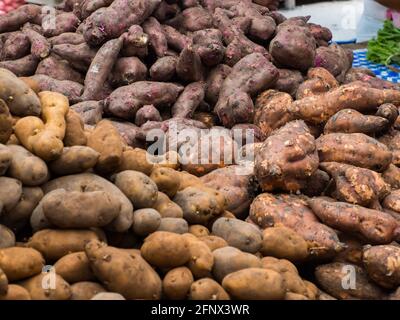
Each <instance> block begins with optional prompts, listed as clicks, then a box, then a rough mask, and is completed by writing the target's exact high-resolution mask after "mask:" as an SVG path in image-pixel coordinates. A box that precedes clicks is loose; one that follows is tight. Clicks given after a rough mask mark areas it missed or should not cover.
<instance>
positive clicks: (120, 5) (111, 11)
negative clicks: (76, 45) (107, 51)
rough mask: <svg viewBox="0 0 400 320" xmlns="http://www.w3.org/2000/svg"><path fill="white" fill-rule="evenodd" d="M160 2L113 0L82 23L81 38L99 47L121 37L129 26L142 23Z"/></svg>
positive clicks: (155, 0)
mask: <svg viewBox="0 0 400 320" xmlns="http://www.w3.org/2000/svg"><path fill="white" fill-rule="evenodd" d="M160 2H161V0H130V1H129V0H115V1H113V2H112V3H111V5H110V6H109V7H103V8H100V9H98V10H96V11H95V12H93V13H92V14H91V15H90V16H89V17H88V18H87V19H85V21H84V22H83V36H84V37H85V40H86V42H87V43H88V44H90V45H100V44H102V43H104V42H105V41H107V40H109V39H113V38H117V37H119V36H120V35H122V34H123V33H124V32H125V31H127V30H128V28H129V27H130V26H131V25H134V24H141V23H142V22H144V21H145V20H146V19H147V18H148V17H149V16H150V15H151V13H152V12H153V11H154V9H155V8H156V7H157V5H159V4H160Z"/></svg>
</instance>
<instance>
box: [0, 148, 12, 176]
mask: <svg viewBox="0 0 400 320" xmlns="http://www.w3.org/2000/svg"><path fill="white" fill-rule="evenodd" d="M12 157H13V155H12V153H11V151H10V149H8V147H7V146H5V145H3V144H1V143H0V176H2V175H3V174H5V173H6V171H7V169H8V167H9V166H10V164H11V161H12Z"/></svg>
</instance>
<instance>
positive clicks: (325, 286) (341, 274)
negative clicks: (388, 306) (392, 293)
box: [315, 262, 385, 300]
mask: <svg viewBox="0 0 400 320" xmlns="http://www.w3.org/2000/svg"><path fill="white" fill-rule="evenodd" d="M350 276H353V277H354V279H355V288H352V287H351V286H350V285H351V283H350V281H347V279H348V278H349V277H350ZM315 277H316V279H317V282H318V283H319V285H320V287H321V288H322V290H324V291H326V292H327V293H328V294H330V295H332V296H334V297H335V298H337V299H340V300H347V299H351V300H353V299H368V300H374V299H382V298H383V296H384V295H385V293H384V292H383V291H382V289H381V288H379V287H378V286H377V285H375V284H374V283H372V282H370V281H369V279H368V277H367V274H366V272H365V271H364V270H363V269H362V268H360V267H359V266H356V265H352V264H349V263H340V262H334V263H329V264H324V265H320V266H318V267H317V268H316V269H315ZM343 281H346V282H345V283H346V284H349V289H344V288H343Z"/></svg>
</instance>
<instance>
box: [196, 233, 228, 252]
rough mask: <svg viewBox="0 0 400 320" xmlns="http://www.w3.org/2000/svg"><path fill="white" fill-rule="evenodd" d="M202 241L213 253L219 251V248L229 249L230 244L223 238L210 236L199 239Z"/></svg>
mask: <svg viewBox="0 0 400 320" xmlns="http://www.w3.org/2000/svg"><path fill="white" fill-rule="evenodd" d="M199 239H200V240H201V241H203V242H204V243H205V244H206V245H207V246H208V247H209V248H210V249H211V251H214V250H217V249H219V248H223V247H228V243H227V242H226V241H225V240H224V239H222V238H221V237H217V236H213V235H209V236H202V237H199Z"/></svg>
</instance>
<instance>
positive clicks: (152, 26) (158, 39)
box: [143, 17, 168, 57]
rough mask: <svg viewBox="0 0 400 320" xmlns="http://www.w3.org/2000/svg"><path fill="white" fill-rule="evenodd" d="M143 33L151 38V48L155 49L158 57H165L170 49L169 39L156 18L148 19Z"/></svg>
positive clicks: (144, 24)
mask: <svg viewBox="0 0 400 320" xmlns="http://www.w3.org/2000/svg"><path fill="white" fill-rule="evenodd" d="M143 31H144V32H145V33H146V34H147V35H148V36H149V42H150V46H151V47H152V48H153V50H154V52H155V53H156V55H157V57H163V56H165V53H166V52H167V49H168V43H167V38H166V36H165V33H164V29H163V28H162V26H161V24H160V23H159V22H158V20H157V19H156V18H154V17H150V18H148V19H147V20H146V21H145V22H144V23H143Z"/></svg>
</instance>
